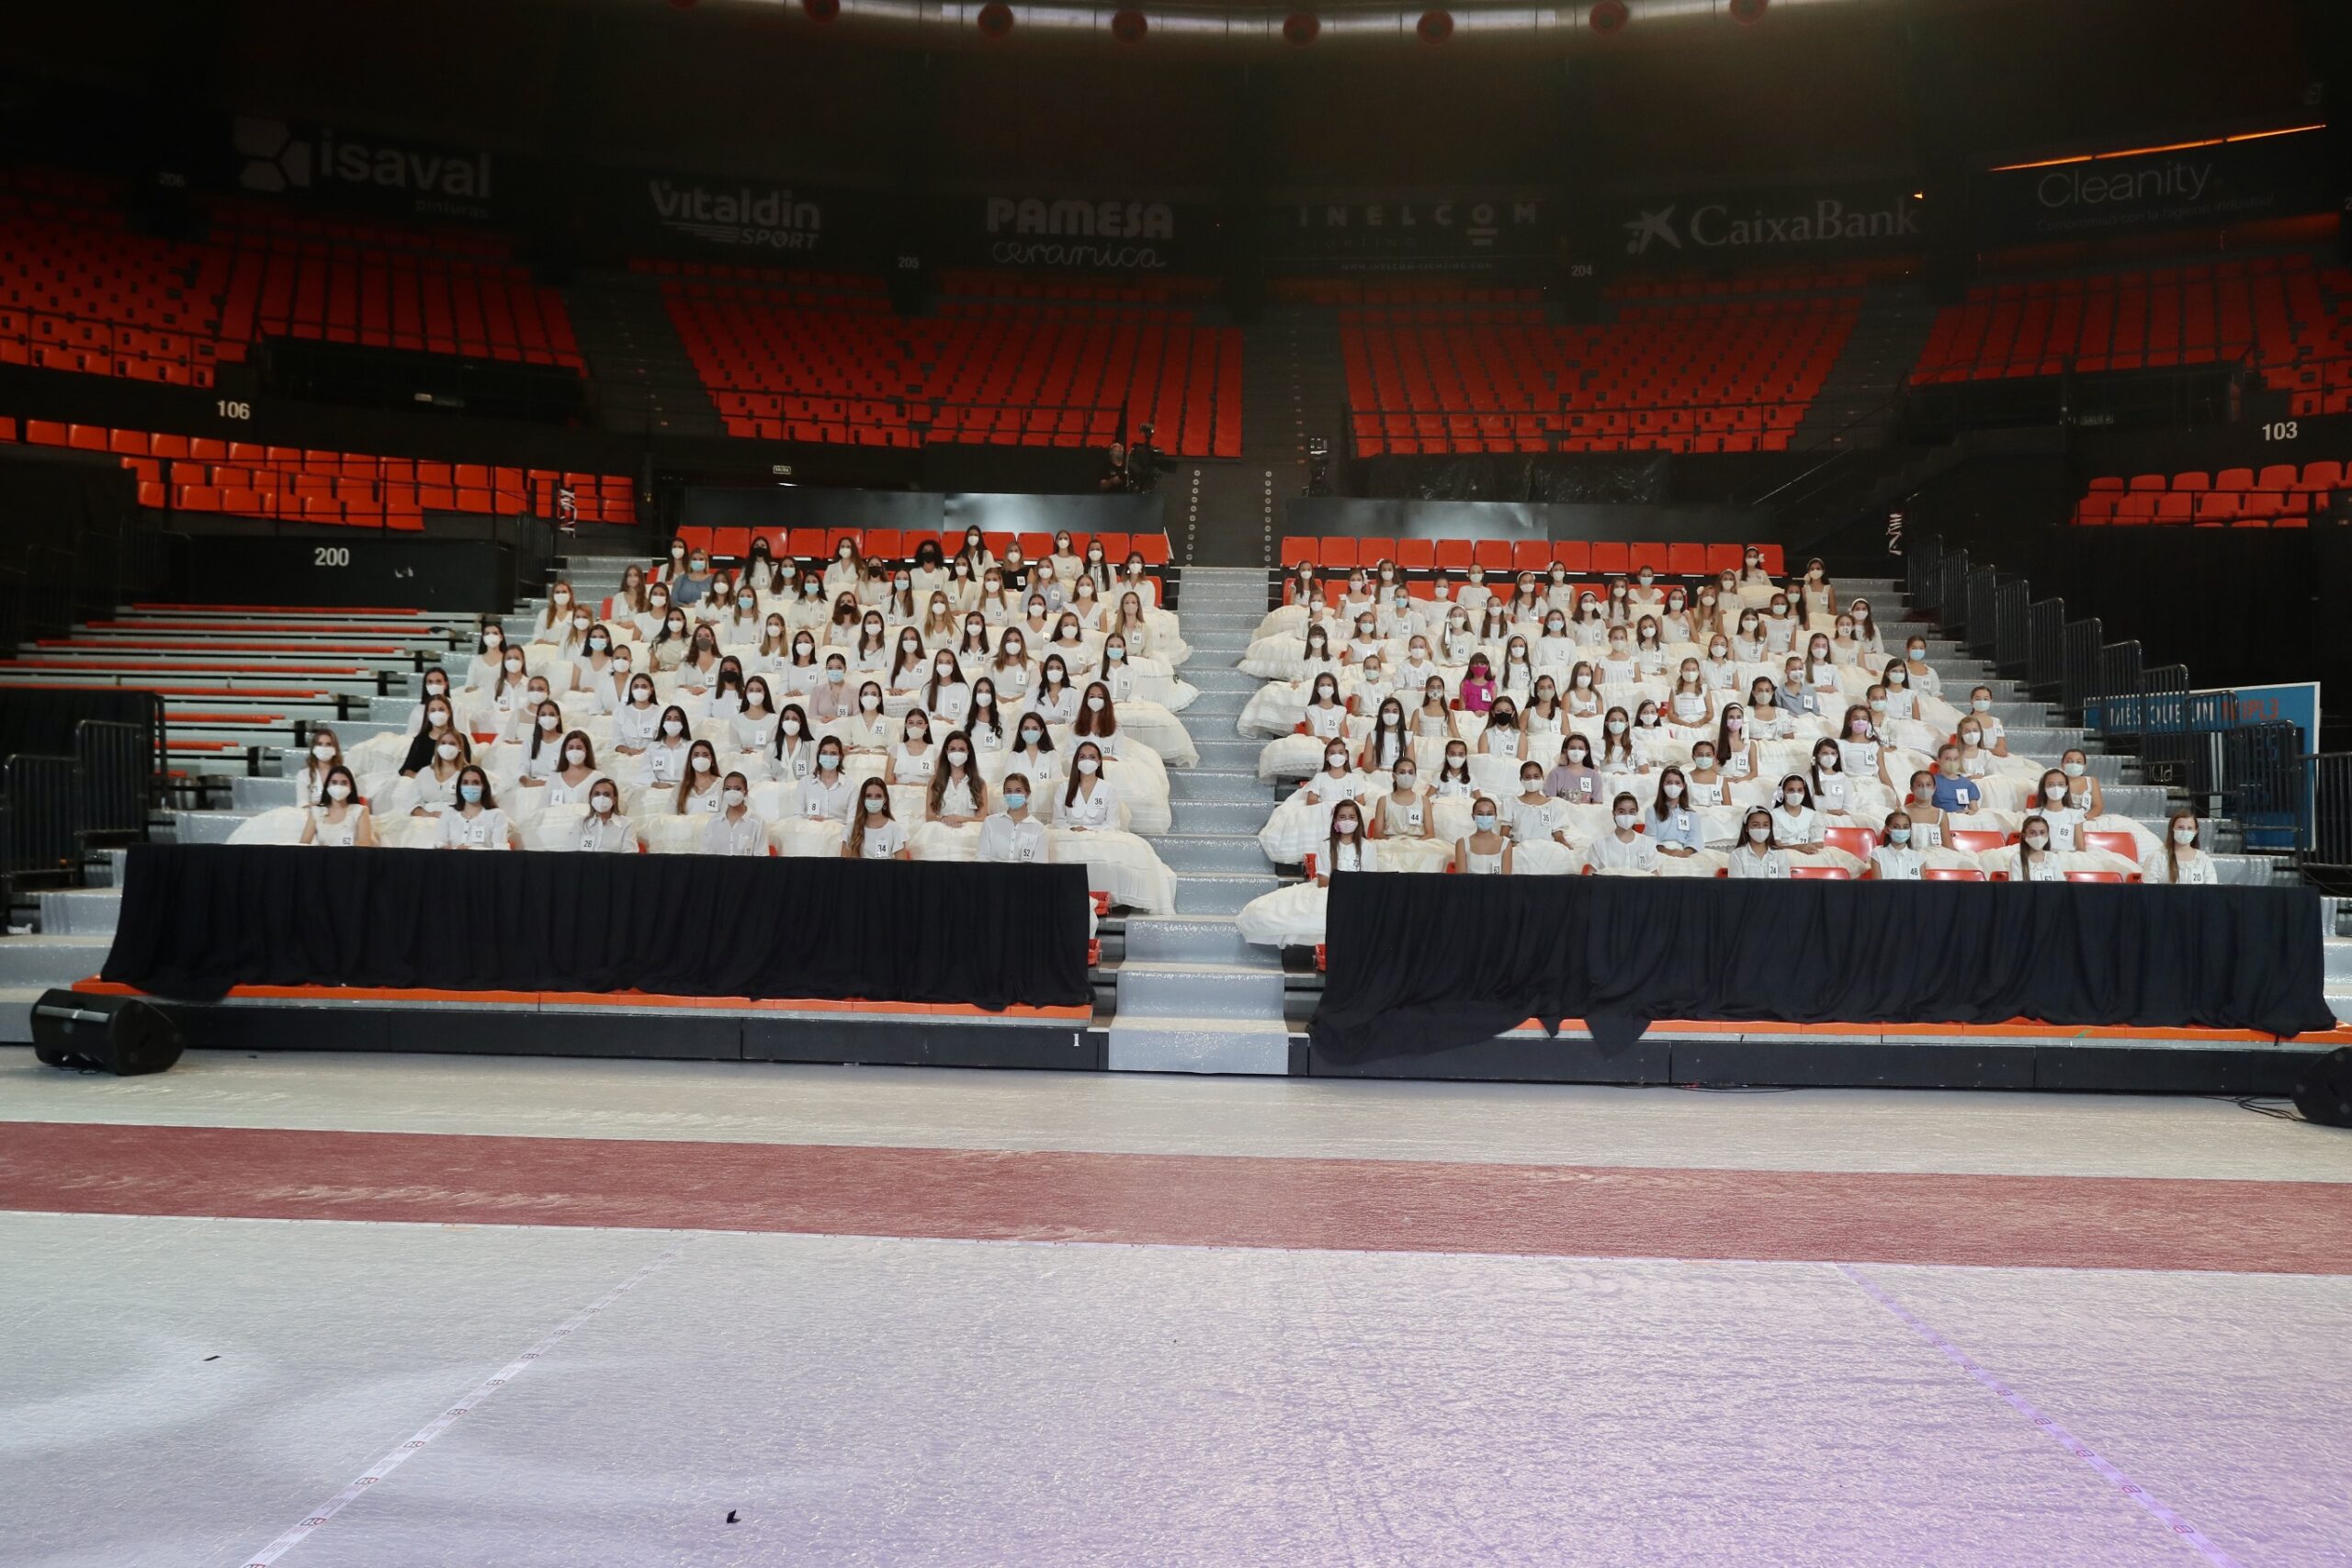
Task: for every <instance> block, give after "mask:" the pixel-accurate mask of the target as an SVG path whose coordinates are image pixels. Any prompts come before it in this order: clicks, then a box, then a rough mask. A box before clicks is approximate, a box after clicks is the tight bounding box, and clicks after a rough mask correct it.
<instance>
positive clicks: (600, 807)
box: [574, 778, 637, 854]
mask: <svg viewBox="0 0 2352 1568" xmlns="http://www.w3.org/2000/svg"><path fill="white" fill-rule="evenodd" d="M574 847H575V848H576V849H578V850H579V851H581V852H582V853H586V854H618V853H622V852H634V851H635V850H636V849H637V828H636V825H635V824H633V823H631V822H630V821H629V819H628V818H626V817H624V816H622V815H621V791H620V786H619V785H618V784H615V783H613V781H612V780H610V779H606V778H600V779H598V780H597V781H596V783H595V784H594V787H592V788H591V789H590V790H589V792H588V815H587V816H586V817H585V818H582V821H581V824H580V838H579V840H578V842H577V843H576V844H575V845H574Z"/></svg>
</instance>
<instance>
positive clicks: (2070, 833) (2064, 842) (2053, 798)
mask: <svg viewBox="0 0 2352 1568" xmlns="http://www.w3.org/2000/svg"><path fill="white" fill-rule="evenodd" d="M2030 808H2031V809H2033V810H2036V811H2038V812H2040V814H2041V816H2040V818H2039V819H2040V820H2041V822H2042V823H2043V824H2044V826H2045V827H2046V828H2047V829H2048V830H2049V833H2050V848H2051V850H2052V852H2053V853H2056V854H2062V855H2070V854H2073V853H2075V852H2076V851H2078V850H2080V849H2081V848H2082V847H2083V831H2082V829H2083V820H2084V818H2083V814H2082V813H2081V812H2080V811H2078V810H2076V809H2075V807H2073V806H2071V805H2069V804H2068V803H2067V798H2066V775H2065V774H2064V773H2061V772H2059V771H2058V770H2057V769H2056V768H2052V769H2051V770H2050V771H2049V772H2048V773H2044V774H2042V775H2041V793H2040V795H2038V796H2037V797H2036V799H2035V800H2034V801H2033V802H2031V803H2030ZM2019 831H2020V832H2022V831H2023V829H2019Z"/></svg>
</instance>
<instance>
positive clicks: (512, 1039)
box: [74, 979, 2352, 1097]
mask: <svg viewBox="0 0 2352 1568" xmlns="http://www.w3.org/2000/svg"><path fill="white" fill-rule="evenodd" d="M74 989H75V990H77V991H80V992H83V993H85V994H88V995H96V996H130V995H136V994H138V993H136V992H134V991H132V990H131V989H130V987H123V986H119V985H114V984H110V983H108V982H106V981H103V980H97V979H88V980H84V981H81V982H79V983H78V984H76V985H75V986H74ZM163 1005H164V1007H165V1008H166V1010H169V1011H170V1012H171V1014H172V1015H173V1016H174V1017H175V1019H177V1020H178V1021H179V1022H180V1026H181V1029H182V1030H183V1032H185V1034H186V1036H187V1043H188V1044H189V1045H190V1046H193V1047H200V1048H213V1049H226V1050H247V1051H270V1050H301V1051H317V1050H347V1051H364V1052H371V1053H401V1052H412V1053H428V1054H458V1055H517V1056H582V1057H624V1058H640V1059H653V1060H695V1061H745V1062H819V1063H838V1064H844V1065H863V1066H955V1067H1016V1068H1020V1067H1025V1068H1042V1069H1047V1070H1053V1071H1062V1072H1103V1071H1108V1070H1111V1069H1110V1063H1109V1061H1108V1057H1107V1054H1106V1047H1107V1043H1108V1040H1109V1028H1108V1026H1109V1022H1110V1020H1109V1018H1108V1016H1107V1015H1105V1014H1103V1013H1101V1012H1099V1011H1097V1010H1090V1009H1087V1008H1084V1007H1069V1008H1019V1007H1016V1008H1008V1009H1006V1010H1003V1011H1001V1012H988V1011H983V1010H980V1009H978V1008H957V1007H950V1006H937V1005H929V1004H916V1003H893V1002H855V1001H827V1000H808V999H774V1000H760V1001H753V1000H750V999H748V998H740V997H735V998H729V997H665V996H654V995H650V994H645V993H626V992H625V993H589V992H557V991H547V992H527V991H483V992H467V991H441V990H401V989H395V988H390V987H332V986H240V987H236V988H235V989H234V990H232V992H231V993H230V994H229V995H228V996H227V997H226V998H222V999H220V1000H219V1001H213V1002H179V1001H171V1000H168V999H165V1000H164V1002H163ZM1289 1042H1290V1048H1289V1053H1288V1071H1289V1075H1290V1076H1292V1077H1358V1078H1389V1079H1429V1080H1449V1081H1470V1082H1492V1083H1571V1084H1573V1083H1582V1084H1695V1085H1702V1086H1707V1087H1714V1088H1726V1089H1728V1088H1757V1089H1765V1088H1808V1089H1830V1088H1844V1089H2041V1090H2061V1091H2077V1092H2100V1093H2120V1094H2209V1095H2251V1096H2266V1097H2267V1096H2278V1095H2284V1094H2286V1093H2287V1092H2288V1091H2289V1090H2290V1089H2291V1088H2292V1087H2293V1084H2294V1082H2295V1079H2296V1077H2297V1075H2298V1074H2299V1073H2300V1072H2301V1070H2302V1068H2303V1067H2304V1066H2305V1065H2306V1064H2308V1063H2309V1062H2311V1061H2312V1060H2314V1059H2315V1058H2317V1057H2318V1056H2321V1055H2324V1054H2325V1053H2327V1052H2328V1051H2331V1050H2333V1049H2335V1047H2336V1046H2338V1045H2341V1044H2346V1043H2352V1030H2338V1031H2336V1032H2334V1033H2331V1034H2316V1035H2303V1036H2299V1037H2297V1038H2294V1039H2290V1040H2281V1039H2280V1038H2279V1037H2278V1036H2277V1035H2272V1034H2264V1033H2259V1032H2252V1031H2233V1030H2195V1029H2184V1030H2153V1029H2120V1028H2071V1027H2060V1026H2057V1025H2052V1024H2046V1023H2037V1022H2033V1021H2028V1020H2018V1021H2015V1022H2011V1023H2007V1024H1996V1025H1985V1024H1971V1025H1945V1024H1915V1025H1905V1026H1889V1025H1873V1024H1804V1025H1796V1024H1770V1023H1754V1022H1747V1023H1723V1022H1707V1021H1690V1020H1660V1021H1657V1022H1655V1023H1653V1024H1652V1025H1651V1027H1650V1028H1649V1030H1648V1031H1647V1032H1645V1033H1644V1034H1643V1035H1642V1037H1641V1038H1640V1039H1639V1040H1637V1041H1635V1042H1634V1043H1633V1044H1631V1045H1630V1046H1628V1047H1626V1048H1624V1049H1622V1050H1615V1051H1611V1050H1605V1049H1603V1047H1602V1046H1601V1045H1600V1043H1598V1042H1597V1041H1596V1040H1595V1039H1594V1037H1593V1035H1592V1033H1591V1032H1589V1031H1588V1030H1586V1029H1584V1028H1583V1027H1581V1025H1580V1024H1578V1023H1577V1022H1576V1021H1570V1022H1568V1023H1567V1024H1566V1025H1564V1026H1563V1028H1562V1029H1561V1031H1560V1032H1559V1034H1558V1035H1557V1036H1550V1035H1547V1034H1545V1032H1544V1031H1543V1030H1542V1028H1540V1027H1539V1026H1538V1025H1536V1024H1535V1023H1534V1022H1533V1021H1529V1022H1528V1023H1526V1024H1524V1025H1522V1026H1521V1028H1519V1029H1516V1030H1513V1031H1511V1032H1509V1033H1507V1034H1503V1035H1500V1036H1498V1037H1497V1038H1495V1039H1492V1040H1487V1041H1483V1042H1480V1043H1476V1044H1471V1045H1464V1046H1460V1047H1456V1048H1454V1049H1452V1050H1447V1051H1441V1052H1432V1053H1430V1054H1427V1055H1409V1056H1402V1057H1396V1058H1391V1059H1387V1060H1383V1061H1377V1062H1370V1063H1358V1064H1347V1063H1340V1062H1336V1061H1333V1060H1331V1059H1330V1058H1329V1057H1328V1056H1325V1055H1321V1054H1320V1053H1318V1052H1317V1051H1316V1049H1315V1048H1314V1046H1313V1044H1312V1043H1311V1042H1310V1040H1309V1038H1308V1035H1307V1033H1306V1029H1305V1027H1304V1021H1303V1020H1300V1021H1295V1022H1294V1024H1293V1027H1292V1031H1291V1033H1290V1035H1289Z"/></svg>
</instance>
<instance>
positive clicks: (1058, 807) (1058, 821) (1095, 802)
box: [1054, 777, 1119, 829]
mask: <svg viewBox="0 0 2352 1568" xmlns="http://www.w3.org/2000/svg"><path fill="white" fill-rule="evenodd" d="M1093 784H1094V788H1093V792H1092V793H1091V794H1088V793H1086V782H1085V781H1084V780H1080V783H1079V786H1078V787H1079V794H1078V795H1077V796H1076V798H1074V799H1073V798H1072V797H1071V795H1070V794H1069V791H1068V790H1067V789H1065V790H1063V791H1061V792H1059V793H1057V795H1055V796H1054V825H1055V826H1056V827H1059V828H1091V829H1113V828H1116V827H1117V826H1118V825H1119V795H1118V791H1116V790H1114V789H1113V788H1112V787H1111V781H1110V780H1108V779H1105V778H1100V777H1098V778H1096V779H1095V780H1094V781H1093Z"/></svg>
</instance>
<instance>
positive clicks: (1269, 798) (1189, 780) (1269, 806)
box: [1168, 768, 1274, 817]
mask: <svg viewBox="0 0 2352 1568" xmlns="http://www.w3.org/2000/svg"><path fill="white" fill-rule="evenodd" d="M1168 798H1169V801H1170V805H1171V807H1173V810H1174V814H1175V815H1176V816H1178V817H1182V814H1183V808H1184V807H1185V806H1187V805H1189V804H1190V803H1192V802H1193V801H1221V802H1236V801H1251V802H1255V803H1256V804H1257V805H1259V806H1261V807H1263V808H1264V809H1265V810H1267V811H1269V812H1271V811H1272V810H1273V808H1274V792H1273V791H1272V789H1270V788H1269V787H1267V786H1266V785H1264V784H1260V783H1259V782H1258V775H1257V774H1256V773H1228V772H1223V771H1219V770H1214V769H1201V768H1180V769H1176V770H1174V771H1172V772H1170V773H1169V775H1168Z"/></svg>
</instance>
